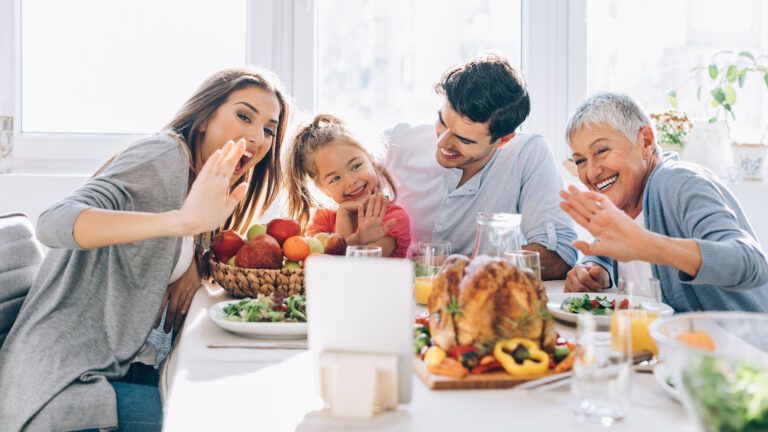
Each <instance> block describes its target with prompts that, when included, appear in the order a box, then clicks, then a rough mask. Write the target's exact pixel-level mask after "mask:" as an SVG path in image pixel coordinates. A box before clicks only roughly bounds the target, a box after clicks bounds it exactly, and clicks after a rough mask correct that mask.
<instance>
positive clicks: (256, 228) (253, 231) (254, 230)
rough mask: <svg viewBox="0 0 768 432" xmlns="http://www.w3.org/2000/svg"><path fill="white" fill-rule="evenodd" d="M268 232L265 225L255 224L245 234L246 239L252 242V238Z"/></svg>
mask: <svg viewBox="0 0 768 432" xmlns="http://www.w3.org/2000/svg"><path fill="white" fill-rule="evenodd" d="M265 232H267V226H266V225H264V224H253V225H251V227H250V228H248V232H247V233H246V234H245V236H246V238H248V241H251V239H252V238H254V237H256V236H257V235H259V234H264V233H265Z"/></svg>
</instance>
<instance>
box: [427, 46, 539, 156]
mask: <svg viewBox="0 0 768 432" xmlns="http://www.w3.org/2000/svg"><path fill="white" fill-rule="evenodd" d="M435 91H436V92H437V93H438V94H440V95H442V96H445V97H446V98H448V102H449V103H450V104H451V107H453V109H454V110H455V111H456V112H457V113H459V115H461V116H462V117H466V118H468V119H470V120H472V121H473V122H475V123H485V122H489V124H488V132H489V133H490V135H491V142H492V143H493V142H495V141H496V140H497V139H499V138H501V137H503V136H504V135H508V134H510V133H512V132H514V131H515V129H517V127H518V126H520V124H521V123H523V121H524V120H525V119H526V117H528V114H530V112H531V101H530V99H529V97H528V90H527V89H526V88H525V81H524V80H523V77H522V75H521V74H520V72H518V71H517V70H516V69H515V68H513V67H512V66H511V65H510V64H509V62H508V61H507V60H506V59H504V58H502V57H499V56H498V55H495V54H491V55H488V56H485V57H481V58H478V59H476V60H472V61H471V62H469V63H466V64H463V65H460V66H456V67H453V68H451V69H449V70H448V71H447V72H445V73H444V74H443V77H442V78H441V79H440V82H439V83H437V84H435Z"/></svg>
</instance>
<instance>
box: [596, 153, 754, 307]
mask: <svg viewBox="0 0 768 432" xmlns="http://www.w3.org/2000/svg"><path fill="white" fill-rule="evenodd" d="M643 210H644V211H645V228H646V229H648V230H650V231H652V232H655V233H658V234H662V235H665V236H669V237H674V238H684V239H694V240H696V242H697V243H698V244H699V249H700V250H701V268H700V269H699V272H698V274H697V275H696V277H695V278H694V277H691V276H690V275H688V274H685V273H683V272H681V271H679V270H677V269H675V268H672V267H667V266H663V265H657V264H651V271H652V272H653V276H654V277H655V278H657V279H659V282H660V284H661V291H662V296H663V298H664V302H665V303H667V304H669V305H670V306H672V308H673V309H675V311H676V312H691V311H702V310H703V311H710V310H726V311H748V312H768V261H767V260H766V256H765V253H764V252H763V249H762V248H761V247H760V244H759V243H758V242H757V240H756V239H755V234H754V231H753V230H752V226H751V225H750V224H749V220H747V215H745V214H744V211H743V210H742V209H741V206H740V205H739V202H738V200H736V197H734V196H733V194H732V193H731V191H730V190H728V188H727V187H726V186H725V185H724V184H723V183H722V182H721V181H720V179H718V178H717V177H716V176H715V175H714V174H712V172H710V171H709V170H707V169H705V168H703V167H700V166H698V165H695V164H692V163H687V162H680V161H678V160H677V154H676V153H665V154H664V157H663V160H662V161H661V163H659V165H658V166H656V168H655V169H654V170H653V172H652V173H651V175H650V177H649V178H648V184H647V185H646V187H645V192H644V194H643ZM583 261H585V262H587V261H591V262H596V263H598V264H600V265H602V266H603V267H604V268H605V269H606V270H607V271H608V274H610V275H611V279H612V280H613V282H614V283H615V282H617V273H618V267H617V266H616V261H614V260H612V259H609V258H606V257H585V258H584V260H583Z"/></svg>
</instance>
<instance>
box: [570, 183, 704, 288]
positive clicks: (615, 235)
mask: <svg viewBox="0 0 768 432" xmlns="http://www.w3.org/2000/svg"><path fill="white" fill-rule="evenodd" d="M560 197H562V198H563V200H564V201H562V202H561V203H560V207H561V208H562V209H563V210H564V211H565V212H566V213H568V214H569V215H570V216H571V217H572V218H573V220H574V221H576V223H578V224H579V225H581V226H582V227H584V228H585V229H586V230H587V231H589V233H590V234H592V236H593V237H595V242H594V243H591V244H590V243H587V242H584V241H581V240H577V241H575V242H574V243H573V246H574V247H576V248H577V249H578V250H580V251H581V252H582V253H583V254H584V255H595V256H606V257H610V258H613V259H615V260H617V261H647V262H650V263H654V264H662V265H668V266H671V267H675V268H677V269H679V270H681V271H683V272H685V273H687V274H689V275H691V276H694V277H695V276H696V274H697V273H698V271H699V267H700V266H701V252H700V251H699V246H698V244H697V243H696V242H695V241H694V240H687V239H675V238H670V237H667V236H663V235H659V234H656V233H652V232H650V231H648V230H646V229H644V228H642V227H640V226H638V225H637V224H636V223H634V222H633V221H632V219H630V218H629V216H627V214H626V213H624V212H623V211H622V210H619V208H618V207H616V205H615V204H614V203H613V202H612V201H611V200H610V199H608V197H606V196H605V195H603V194H600V193H596V192H590V191H586V192H582V191H580V190H578V189H577V188H576V187H574V186H569V187H568V191H560Z"/></svg>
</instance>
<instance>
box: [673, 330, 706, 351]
mask: <svg viewBox="0 0 768 432" xmlns="http://www.w3.org/2000/svg"><path fill="white" fill-rule="evenodd" d="M677 340H679V341H680V342H682V343H684V344H686V345H688V346H690V347H693V348H701V349H703V350H705V351H709V352H713V351H714V350H715V341H714V340H712V336H710V335H709V333H707V332H705V331H702V330H699V331H687V332H681V333H680V334H678V335H677Z"/></svg>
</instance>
